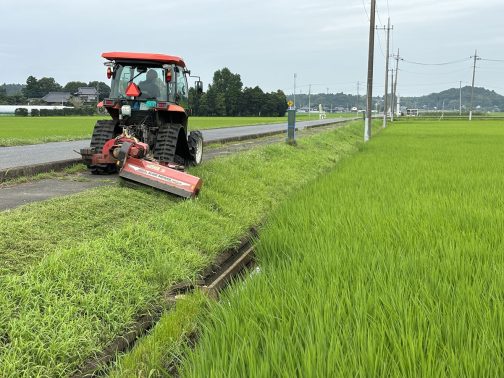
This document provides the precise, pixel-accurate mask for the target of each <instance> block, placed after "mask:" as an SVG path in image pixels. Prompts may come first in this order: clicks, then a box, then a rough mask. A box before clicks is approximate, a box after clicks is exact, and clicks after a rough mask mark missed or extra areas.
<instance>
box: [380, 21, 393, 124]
mask: <svg viewBox="0 0 504 378" xmlns="http://www.w3.org/2000/svg"><path fill="white" fill-rule="evenodd" d="M393 28H394V27H392V28H391V27H390V17H389V18H388V22H387V26H386V27H385V26H384V27H383V30H386V31H387V52H386V53H385V94H384V95H383V128H385V127H387V109H388V76H389V59H390V30H391V29H393Z"/></svg>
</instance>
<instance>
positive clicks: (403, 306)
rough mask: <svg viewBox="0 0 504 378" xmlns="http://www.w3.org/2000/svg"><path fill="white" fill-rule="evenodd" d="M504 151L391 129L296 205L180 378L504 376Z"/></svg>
mask: <svg viewBox="0 0 504 378" xmlns="http://www.w3.org/2000/svg"><path fill="white" fill-rule="evenodd" d="M503 143H504V124H503V122H502V121H497V122H488V121H487V122H485V121H482V122H475V121H473V122H472V123H468V122H451V121H450V122H416V123H412V122H411V123H409V124H406V125H404V124H402V125H401V124H397V125H396V124H394V126H392V127H391V128H389V129H387V130H386V131H385V132H383V133H382V134H381V135H380V137H379V138H376V139H375V140H372V141H371V142H370V143H369V144H367V145H366V146H365V149H364V151H363V153H361V154H358V155H356V156H355V157H354V158H353V159H349V160H347V161H346V162H344V163H343V164H342V165H341V166H340V167H339V168H338V169H336V170H334V172H332V173H331V174H330V175H326V176H325V177H323V178H321V179H319V180H318V181H317V182H316V184H313V185H310V186H309V187H306V188H305V189H304V190H303V191H302V192H300V193H299V194H297V195H294V196H293V197H291V198H290V200H289V201H288V203H286V204H285V205H283V206H281V209H280V210H279V211H278V212H276V214H275V215H274V216H272V217H271V222H270V223H269V224H268V225H267V226H266V227H265V229H264V232H262V233H261V235H260V240H259V245H258V248H257V255H258V260H259V265H260V267H261V273H260V274H258V275H254V276H253V277H252V278H251V279H249V280H247V281H246V282H244V283H243V284H238V285H237V287H235V288H234V289H233V290H230V291H229V292H228V295H226V296H225V297H224V298H223V299H222V300H221V303H220V304H217V305H214V306H212V307H213V308H212V309H211V315H210V320H209V321H208V322H207V323H205V324H204V325H203V326H202V328H203V330H204V332H203V333H204V334H203V336H202V337H201V338H200V340H199V342H198V346H197V348H196V350H195V351H194V352H191V351H188V353H189V355H188V357H187V359H186V361H185V364H184V366H183V368H182V374H181V376H190V377H218V376H228V377H242V376H251V377H274V376H285V377H291V376H306V377H335V376H342V377H377V376H387V377H390V376H393V377H438V376H439V377H443V376H449V377H501V376H503V375H504V362H503V361H504V359H503V357H504V343H503V337H504V245H503V241H504V239H503V237H502V235H503V229H504V150H503V148H502V145H503Z"/></svg>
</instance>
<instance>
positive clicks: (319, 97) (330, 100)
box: [287, 86, 504, 111]
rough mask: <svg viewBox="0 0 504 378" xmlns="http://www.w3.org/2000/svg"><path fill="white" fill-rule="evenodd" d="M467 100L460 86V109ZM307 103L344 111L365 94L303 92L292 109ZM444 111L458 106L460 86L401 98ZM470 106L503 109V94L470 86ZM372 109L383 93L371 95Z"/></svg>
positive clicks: (363, 102) (362, 106)
mask: <svg viewBox="0 0 504 378" xmlns="http://www.w3.org/2000/svg"><path fill="white" fill-rule="evenodd" d="M287 99H288V100H293V99H294V98H293V96H292V95H288V96H287ZM470 102H471V87H470V86H466V87H463V88H462V110H463V111H464V109H465V110H468V109H469V107H470ZM309 103H310V105H311V108H312V109H314V110H315V109H317V108H318V105H319V104H322V106H323V108H324V110H325V111H329V110H330V109H333V111H334V110H335V111H346V110H350V109H351V108H353V107H357V108H359V109H365V108H366V95H365V94H363V95H360V96H356V95H353V94H344V93H328V94H326V93H315V94H311V96H310V98H308V95H307V94H296V108H297V109H300V108H308V104H309ZM443 103H444V109H445V110H453V109H457V110H458V109H459V104H460V89H459V88H451V89H447V90H445V91H442V92H439V93H431V94H429V95H426V96H419V97H402V96H401V106H402V107H406V108H410V109H411V108H414V109H429V110H441V109H442V108H443ZM473 106H474V109H481V110H485V111H492V110H493V111H499V110H500V111H504V96H502V95H500V94H498V93H496V92H495V91H492V90H488V89H485V88H478V87H475V88H474V99H473ZM373 109H377V110H379V111H382V110H383V96H375V97H373Z"/></svg>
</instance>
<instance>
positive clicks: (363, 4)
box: [362, 0, 369, 21]
mask: <svg viewBox="0 0 504 378" xmlns="http://www.w3.org/2000/svg"><path fill="white" fill-rule="evenodd" d="M362 6H363V7H364V13H366V17H367V19H368V21H369V14H368V12H367V8H366V4H365V3H364V0H362Z"/></svg>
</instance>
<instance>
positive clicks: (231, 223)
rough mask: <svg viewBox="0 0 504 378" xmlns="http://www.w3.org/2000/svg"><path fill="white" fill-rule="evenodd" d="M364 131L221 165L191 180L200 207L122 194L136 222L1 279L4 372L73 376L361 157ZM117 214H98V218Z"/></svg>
mask: <svg viewBox="0 0 504 378" xmlns="http://www.w3.org/2000/svg"><path fill="white" fill-rule="evenodd" d="M361 128H362V127H361V123H360V122H358V123H353V124H352V125H350V126H347V127H342V128H339V129H337V130H335V131H331V132H327V133H321V134H318V135H315V136H313V137H310V138H306V139H303V140H301V141H300V142H299V145H298V147H296V148H292V147H290V146H287V145H285V144H281V145H271V146H267V147H264V148H258V149H254V150H251V151H248V152H246V153H243V154H239V155H234V156H230V157H227V158H222V159H215V160H213V161H211V162H209V163H206V164H204V165H202V166H200V167H197V168H196V169H194V170H193V171H192V172H193V173H194V174H196V175H200V176H201V177H204V179H205V189H204V190H203V191H202V192H201V194H200V196H199V198H198V199H197V200H195V201H180V202H175V203H172V204H170V205H167V206H166V208H164V209H163V208H160V207H159V205H157V204H154V205H152V206H150V207H147V206H145V201H144V200H142V199H130V198H129V194H130V193H131V192H130V191H128V190H127V189H122V188H115V190H117V192H116V195H117V198H121V197H124V198H126V199H130V201H129V202H128V204H127V205H126V206H125V207H126V208H127V209H129V210H130V215H129V219H128V220H129V221H128V222H126V223H123V224H122V225H120V226H118V227H117V228H115V229H112V230H110V231H109V232H107V233H106V234H104V235H102V236H96V237H94V238H92V239H87V240H84V241H83V242H82V243H74V244H73V245H64V244H63V245H62V246H61V247H60V248H57V249H55V250H52V251H51V252H50V253H48V254H46V256H45V257H44V258H43V259H42V260H41V261H40V262H39V263H38V264H35V265H32V266H31V267H30V268H29V269H28V270H27V271H26V272H25V273H24V274H22V275H15V274H7V275H5V276H3V277H0V284H1V285H0V287H1V290H0V304H1V306H0V371H2V372H3V373H5V374H6V375H13V374H14V375H15V374H20V375H26V376H33V375H35V376H36V375H47V376H62V375H68V374H71V373H72V372H73V371H74V370H75V368H76V367H77V366H78V365H79V364H80V363H82V361H83V360H84V359H85V358H87V357H89V356H91V355H92V354H93V353H94V352H96V351H99V350H101V349H102V348H103V347H104V346H105V345H107V344H108V343H109V342H110V341H111V340H112V339H113V338H114V337H115V336H117V335H118V334H121V333H123V332H125V331H126V330H127V328H128V326H129V325H130V324H131V323H132V322H133V320H134V319H135V317H136V316H137V315H138V314H139V313H140V312H142V311H148V310H149V306H150V304H152V303H155V302H157V301H158V300H159V296H160V295H161V293H162V291H163V290H164V289H165V288H167V287H168V286H170V285H171V284H173V283H174V282H178V281H180V280H185V279H192V278H194V276H195V273H196V272H197V271H198V270H200V269H201V268H202V267H204V266H206V265H207V264H208V263H209V262H210V261H211V260H212V259H213V257H214V256H215V255H216V254H217V253H218V252H220V251H222V250H223V249H225V248H227V247H230V246H231V245H233V244H234V243H236V242H237V241H238V240H239V238H240V237H241V236H242V235H243V233H244V232H246V230H247V229H248V228H249V227H250V226H251V225H254V224H257V223H258V222H259V221H261V220H262V219H263V218H264V217H265V215H266V214H267V213H268V212H269V211H270V210H271V209H272V208H274V207H276V206H277V204H278V203H280V202H281V201H282V200H283V199H285V197H286V196H287V195H288V194H289V193H292V192H293V191H294V190H296V189H297V188H299V187H300V186H301V185H302V184H303V183H306V182H308V181H310V180H312V179H313V178H314V177H316V176H317V175H319V174H320V173H322V172H325V171H327V170H328V169H329V168H330V167H333V166H334V165H335V164H336V163H337V162H338V161H339V160H340V159H341V158H342V157H344V156H347V155H349V154H351V153H353V152H355V151H356V150H357V146H358V145H359V144H360V141H361V139H362V137H361V134H362V132H361ZM103 190H110V189H109V188H108V189H102V188H100V189H97V190H96V193H95V196H96V197H99V196H100V194H101V193H106V192H105V191H103ZM69 198H72V197H69ZM153 202H155V201H153ZM102 203H104V202H102ZM45 204H46V206H51V205H52V204H54V202H53V201H49V202H47V203H45ZM78 204H79V201H77V202H75V203H74V205H76V206H72V207H70V208H71V209H72V211H74V214H73V216H74V217H81V216H85V215H86V214H85V213H82V212H81V211H80V210H78V209H79V207H78ZM41 206H42V205H41ZM113 206H114V202H109V204H108V206H105V207H104V208H95V209H94V211H95V214H96V215H95V216H96V217H98V219H99V216H100V212H102V211H107V210H108V208H110V207H113ZM67 207H68V206H67V205H65V206H62V207H61V208H60V209H61V210H63V209H67ZM42 210H43V208H42ZM37 211H41V208H38V209H37ZM53 211H56V212H57V210H56V209H54V210H53ZM62 213H63V211H62ZM6 221H7V222H8V218H6ZM53 227H61V225H59V224H58V222H54V223H53ZM74 227H75V228H76V229H79V228H80V227H81V226H80V225H79V224H78V222H77V223H76V224H74ZM46 232H47V233H49V234H53V233H56V232H57V230H56V229H53V230H50V229H48V230H47V231H46ZM48 240H49V241H48V243H50V242H51V241H50V240H51V239H50V238H49V239H48ZM19 252H21V253H22V252H23V251H22V250H21V251H19Z"/></svg>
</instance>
